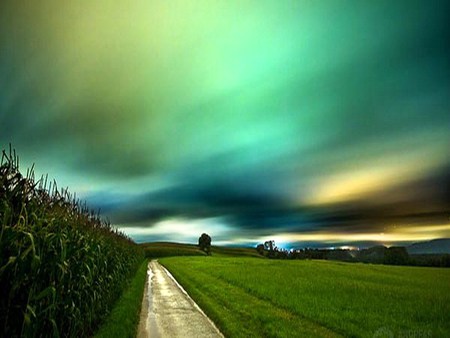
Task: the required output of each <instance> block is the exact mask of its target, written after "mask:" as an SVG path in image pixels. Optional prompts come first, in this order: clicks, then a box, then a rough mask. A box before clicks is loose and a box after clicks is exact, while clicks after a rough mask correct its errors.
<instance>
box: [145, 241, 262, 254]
mask: <svg viewBox="0 0 450 338" xmlns="http://www.w3.org/2000/svg"><path fill="white" fill-rule="evenodd" d="M140 246H141V247H142V248H143V249H144V252H145V256H146V257H147V258H162V257H172V256H206V253H205V252H204V251H202V250H200V248H199V247H198V246H197V245H195V244H185V243H171V242H153V243H143V244H140ZM211 254H212V255H213V256H220V257H225V256H228V257H237V256H239V257H244V256H248V257H258V258H261V256H260V255H259V254H258V253H257V252H256V250H255V249H253V248H227V247H220V246H214V245H213V246H211Z"/></svg>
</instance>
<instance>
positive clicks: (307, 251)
mask: <svg viewBox="0 0 450 338" xmlns="http://www.w3.org/2000/svg"><path fill="white" fill-rule="evenodd" d="M256 251H257V252H258V253H259V254H260V255H261V256H264V257H267V258H271V259H327V260H337V261H344V262H362V263H373V264H387V265H412V266H433V267H450V254H420V255H419V254H413V255H410V254H408V251H407V250H406V248H405V247H403V246H392V247H389V248H388V247H385V246H382V245H379V246H374V247H371V248H367V249H362V250H350V249H313V248H303V249H293V250H286V249H283V248H279V247H277V246H276V245H275V241H266V242H264V244H258V245H257V246H256Z"/></svg>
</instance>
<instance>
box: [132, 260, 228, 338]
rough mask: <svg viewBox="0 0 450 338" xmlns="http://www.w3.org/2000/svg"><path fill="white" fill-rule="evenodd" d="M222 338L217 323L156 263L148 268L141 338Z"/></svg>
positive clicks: (139, 333)
mask: <svg viewBox="0 0 450 338" xmlns="http://www.w3.org/2000/svg"><path fill="white" fill-rule="evenodd" d="M159 337H161V338H165V337H170V338H172V337H174V338H175V337H183V338H190V337H192V338H194V337H195V338H203V337H205V338H206V337H211V338H213V337H214V338H216V337H222V338H223V335H222V334H221V333H220V331H219V330H218V329H217V328H216V326H215V325H214V323H213V322H212V321H211V320H210V319H209V318H208V317H207V316H206V315H205V314H204V313H203V311H202V310H201V309H200V308H199V307H198V305H197V304H196V303H195V302H194V301H193V300H192V298H191V297H189V295H188V294H187V293H186V291H184V289H183V288H182V287H181V286H180V285H179V284H178V283H177V281H176V280H175V278H173V276H172V275H171V274H170V272H168V271H167V270H166V269H165V268H164V267H163V266H162V265H161V264H159V263H158V262H157V261H155V260H152V261H151V262H150V263H149V264H148V271H147V283H146V285H145V291H144V297H143V300H142V311H141V318H140V322H139V328H138V338H159Z"/></svg>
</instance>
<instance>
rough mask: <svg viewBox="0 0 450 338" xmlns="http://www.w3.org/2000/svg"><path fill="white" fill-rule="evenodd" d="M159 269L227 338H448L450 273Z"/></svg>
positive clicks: (223, 261)
mask: <svg viewBox="0 0 450 338" xmlns="http://www.w3.org/2000/svg"><path fill="white" fill-rule="evenodd" d="M160 262H161V263H162V264H163V265H164V266H165V267H167V268H168V269H169V270H170V272H171V273H172V274H173V275H174V276H175V278H176V279H177V280H178V281H179V282H180V284H181V285H183V287H185V289H186V290H187V291H188V292H189V294H190V295H191V296H192V297H193V298H194V299H195V300H196V301H197V302H198V304H199V305H200V306H201V307H202V308H203V309H204V311H205V312H206V313H207V314H208V315H209V316H210V317H211V319H212V320H213V321H214V322H215V323H216V324H217V325H218V327H219V328H220V329H221V330H222V332H223V333H224V335H225V336H227V337H302V336H304V337H313V336H319V337H320V336H322V337H335V336H350V337H351V336H354V337H374V336H375V337H385V336H386V337H389V336H392V337H450V269H442V268H418V267H403V266H384V265H370V264H357V263H342V262H330V261H310V260H296V261H285V260H268V259H255V258H249V257H214V256H212V257H171V258H163V259H160ZM391 334H392V335H391Z"/></svg>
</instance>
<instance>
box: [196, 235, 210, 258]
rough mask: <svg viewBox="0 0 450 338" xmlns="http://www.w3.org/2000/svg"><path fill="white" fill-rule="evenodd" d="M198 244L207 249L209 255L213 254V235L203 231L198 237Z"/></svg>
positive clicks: (204, 249)
mask: <svg viewBox="0 0 450 338" xmlns="http://www.w3.org/2000/svg"><path fill="white" fill-rule="evenodd" d="M198 246H199V247H200V249H202V250H203V251H205V252H206V254H207V255H211V237H210V236H209V235H208V234H205V233H203V234H202V235H201V236H200V237H199V238H198Z"/></svg>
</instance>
